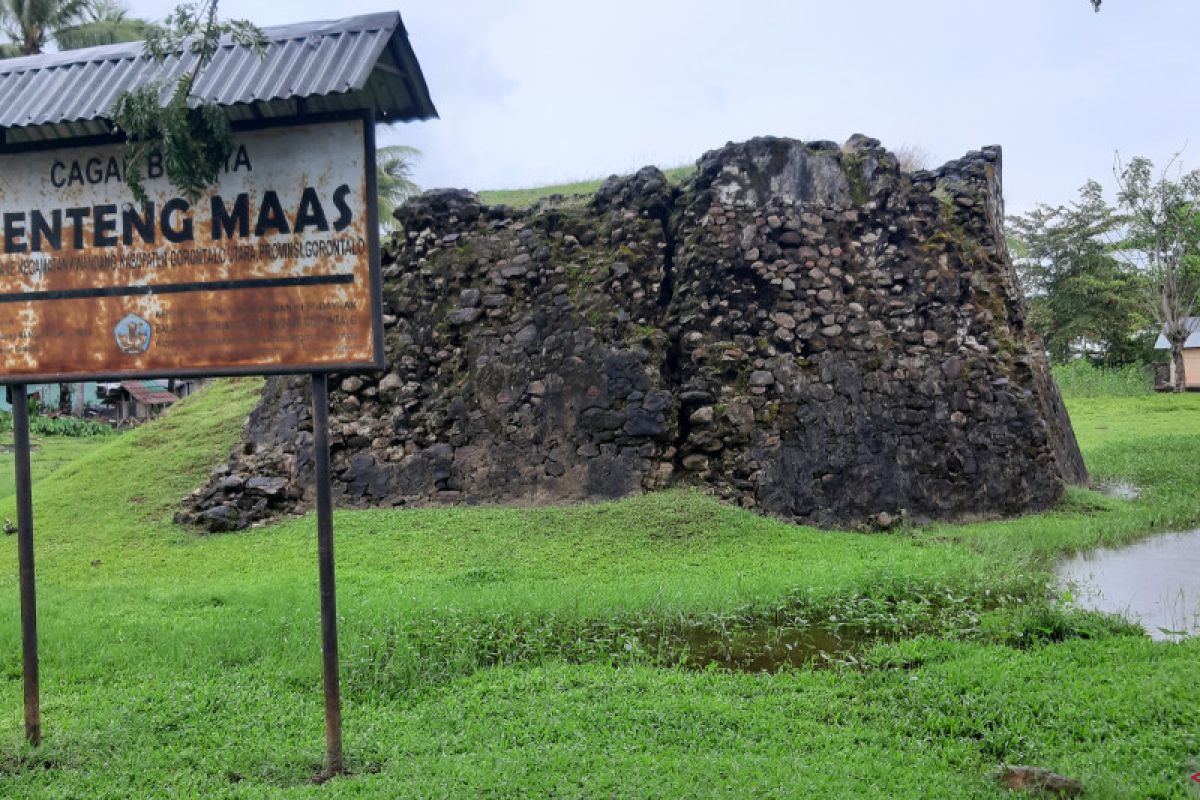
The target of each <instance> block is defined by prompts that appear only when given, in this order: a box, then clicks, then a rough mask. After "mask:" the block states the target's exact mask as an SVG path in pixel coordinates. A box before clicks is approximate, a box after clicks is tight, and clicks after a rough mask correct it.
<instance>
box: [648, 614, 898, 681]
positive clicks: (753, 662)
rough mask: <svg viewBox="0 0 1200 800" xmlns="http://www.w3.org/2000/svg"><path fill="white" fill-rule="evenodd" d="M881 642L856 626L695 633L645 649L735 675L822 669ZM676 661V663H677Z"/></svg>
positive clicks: (656, 640)
mask: <svg viewBox="0 0 1200 800" xmlns="http://www.w3.org/2000/svg"><path fill="white" fill-rule="evenodd" d="M877 641H880V637H878V636H872V635H869V634H866V633H864V632H863V631H861V630H857V629H855V628H853V627H851V626H842V627H839V628H838V629H837V630H833V629H830V628H826V627H822V626H820V625H812V626H806V627H776V626H771V625H766V624H764V625H762V626H757V627H746V628H735V629H733V630H729V629H719V628H694V629H692V630H689V631H687V632H685V633H682V634H675V635H672V636H667V637H659V636H645V637H643V639H642V645H643V646H644V647H647V648H648V649H650V650H657V651H659V652H663V651H666V652H672V653H678V654H679V655H678V657H677V661H678V663H679V665H680V666H684V667H687V668H689V669H706V668H710V667H716V668H718V669H725V670H732V671H735V672H777V671H778V670H780V669H785V668H787V667H799V666H803V665H806V664H812V665H821V664H827V663H830V662H834V661H841V660H844V659H846V658H847V657H848V656H849V655H851V654H852V653H853V652H854V651H856V650H859V649H861V648H862V647H863V646H864V645H866V644H868V643H873V642H877ZM671 660H676V659H671Z"/></svg>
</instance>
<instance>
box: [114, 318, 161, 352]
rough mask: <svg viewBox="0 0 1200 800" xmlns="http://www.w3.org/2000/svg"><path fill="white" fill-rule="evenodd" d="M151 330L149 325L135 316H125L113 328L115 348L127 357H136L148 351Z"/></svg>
mask: <svg viewBox="0 0 1200 800" xmlns="http://www.w3.org/2000/svg"><path fill="white" fill-rule="evenodd" d="M152 332H153V329H152V328H151V327H150V323H149V322H147V321H146V320H144V319H142V318H141V317H139V316H138V315H137V314H127V315H125V317H124V318H122V319H121V321H120V322H118V323H117V326H116V327H115V328H113V336H115V337H116V339H117V347H119V348H121V352H122V353H124V354H125V355H129V356H137V355H141V354H142V353H144V352H146V351H147V350H149V349H150V337H151V334H152Z"/></svg>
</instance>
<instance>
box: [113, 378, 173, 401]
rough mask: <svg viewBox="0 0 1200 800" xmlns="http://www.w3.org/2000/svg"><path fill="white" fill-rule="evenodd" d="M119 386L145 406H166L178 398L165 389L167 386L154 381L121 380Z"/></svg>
mask: <svg viewBox="0 0 1200 800" xmlns="http://www.w3.org/2000/svg"><path fill="white" fill-rule="evenodd" d="M121 388H122V389H124V390H125V391H127V392H129V396H130V397H132V398H133V399H134V400H137V401H138V402H139V403H141V404H142V405H145V406H166V405H170V404H171V403H174V402H175V401H176V400H178V399H179V398H178V397H176V396H175V395H173V394H171V393H170V392H169V391H167V387H165V386H163V385H162V384H160V383H157V382H155V381H122V382H121Z"/></svg>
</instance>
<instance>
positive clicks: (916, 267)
mask: <svg viewBox="0 0 1200 800" xmlns="http://www.w3.org/2000/svg"><path fill="white" fill-rule="evenodd" d="M396 216H397V221H398V223H399V226H400V228H399V231H398V232H397V234H396V235H395V236H394V237H393V238H392V239H391V241H390V242H387V243H386V244H385V247H384V314H385V320H384V321H385V326H386V337H385V338H386V345H387V371H386V372H384V373H381V374H379V375H375V376H347V377H344V378H343V379H341V380H340V381H335V382H334V384H333V385H334V386H335V387H337V390H336V391H334V392H333V393H332V398H331V402H332V412H331V417H332V422H333V429H332V432H331V435H332V448H333V451H332V458H333V469H334V476H335V492H337V493H340V494H339V495H337V500H338V502H339V503H340V504H341V505H343V506H411V505H430V504H449V503H506V504H528V503H535V504H536V503H566V502H576V501H584V500H597V499H603V498H615V497H622V496H625V495H629V494H632V493H636V492H643V491H651V490H656V489H663V488H667V487H674V486H698V487H703V488H704V489H706V490H708V491H710V492H712V493H713V494H715V495H716V496H717V497H720V498H722V499H724V500H726V501H728V502H731V503H736V504H738V505H741V506H743V507H746V508H754V509H758V510H760V511H762V512H765V513H768V514H772V515H778V516H781V517H785V518H788V519H792V520H797V521H804V522H811V523H815V524H818V525H823V526H841V525H873V526H877V527H888V526H889V525H890V524H892V523H893V522H894V521H895V520H898V519H905V518H907V519H911V520H914V521H921V520H927V519H961V518H965V517H975V516H980V515H983V516H993V515H1008V514H1018V513H1022V512H1028V511H1034V510H1038V509H1044V508H1047V507H1049V506H1051V505H1053V504H1054V503H1055V502H1056V501H1058V500H1059V498H1061V497H1062V495H1063V492H1064V487H1065V486H1066V485H1067V484H1071V483H1083V482H1085V481H1086V479H1087V475H1086V472H1085V470H1084V466H1083V461H1082V458H1081V457H1080V454H1079V449H1078V446H1077V444H1076V442H1075V437H1074V434H1073V432H1072V430H1071V427H1070V422H1069V420H1068V418H1067V415H1066V412H1065V410H1064V408H1063V404H1062V400H1061V398H1060V396H1059V393H1058V390H1057V388H1056V386H1055V384H1054V381H1053V379H1052V378H1051V375H1050V372H1049V369H1048V366H1047V363H1046V360H1045V358H1044V355H1043V349H1042V345H1041V343H1040V341H1038V340H1037V338H1036V337H1035V336H1034V335H1033V334H1032V333H1031V332H1030V331H1029V330H1028V329H1027V327H1026V312H1025V307H1024V302H1023V299H1022V296H1021V291H1020V288H1019V287H1018V284H1017V280H1016V275H1015V271H1014V270H1013V267H1012V263H1011V261H1010V259H1009V255H1008V252H1007V248H1006V245H1005V240H1004V236H1003V231H1002V219H1003V199H1002V194H1001V156H1000V150H999V148H985V149H983V150H982V151H979V152H972V153H969V154H968V155H967V156H965V157H964V158H962V159H960V160H957V161H952V162H950V163H948V164H946V165H945V166H943V167H941V168H939V169H936V170H932V171H918V172H913V173H907V172H904V171H902V170H901V168H900V166H899V163H898V162H897V159H896V157H895V156H894V155H893V154H891V153H890V152H888V151H887V150H886V149H884V148H883V147H881V146H880V144H879V142H877V141H875V140H873V139H869V138H866V137H863V136H855V137H853V138H851V139H850V141H848V142H847V143H846V144H845V145H841V146H839V145H837V144H834V143H832V142H800V141H795V140H790V139H781V138H758V139H753V140H751V141H748V142H744V143H740V144H729V145H727V146H726V147H723V148H721V149H719V150H715V151H712V152H709V153H707V154H705V155H704V156H703V157H702V158H701V159H700V161H699V162H698V164H697V170H696V172H695V173H694V175H693V176H692V177H690V178H689V179H688V180H687V182H686V183H684V184H683V185H682V186H679V187H672V186H671V185H669V184H668V182H667V180H666V179H665V178H664V176H663V174H662V173H661V172H660V171H659V170H657V169H655V168H652V167H647V168H645V169H643V170H641V171H640V172H638V173H637V174H636V175H633V176H629V177H620V178H618V177H613V178H610V179H609V180H608V181H606V182H605V183H604V185H603V186H602V187H601V188H600V190H599V191H598V192H597V193H596V194H595V196H594V197H592V198H591V199H590V201H588V202H585V203H574V204H573V203H571V202H568V201H559V200H555V199H551V200H550V201H546V202H542V203H540V204H538V205H537V206H535V207H534V208H533V209H531V210H528V211H517V210H513V209H510V208H506V207H503V206H488V205H485V204H483V203H482V202H480V200H479V199H478V198H477V197H476V196H475V195H472V194H469V193H467V192H462V191H433V192H428V193H426V194H425V195H423V196H421V197H418V198H416V199H414V200H412V201H410V202H409V203H408V204H407V205H405V206H404V207H403V208H401V209H400V210H399V211H398V212H397V214H396ZM308 403H309V398H308V392H307V379H306V378H299V379H297V378H272V379H270V380H269V381H268V382H267V384H266V387H265V389H264V391H263V396H262V400H261V401H260V403H259V404H258V406H257V407H256V408H255V410H254V411H253V413H252V414H251V416H250V419H249V421H248V423H247V426H246V431H245V437H244V442H243V444H242V446H240V447H239V448H237V449H236V450H235V451H234V452H233V453H232V454H231V457H230V461H229V463H228V464H226V465H223V466H221V467H219V468H218V469H217V470H216V471H214V474H213V477H212V479H211V481H210V482H209V483H208V485H207V486H205V487H204V488H202V489H200V490H198V491H197V492H196V493H194V494H193V496H192V497H191V498H189V501H188V510H186V511H185V512H183V513H181V515H180V517H181V519H183V520H184V521H188V522H196V523H200V524H203V525H205V526H207V527H208V528H210V529H212V530H233V529H237V528H241V527H245V526H246V525H248V524H250V523H251V522H252V521H255V520H258V519H262V518H266V517H269V516H272V515H277V514H280V513H284V512H289V511H294V510H297V509H302V508H304V507H306V506H308V505H310V504H311V501H312V492H313V489H312V477H311V474H312V467H313V465H312V461H311V459H312V455H311V446H312V433H311V429H312V422H311V416H310V415H311V411H310V407H309V404H308Z"/></svg>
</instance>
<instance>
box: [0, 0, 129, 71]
mask: <svg viewBox="0 0 1200 800" xmlns="http://www.w3.org/2000/svg"><path fill="white" fill-rule="evenodd" d="M147 25H148V23H146V22H145V21H143V20H140V19H136V18H134V17H130V16H129V12H128V10H126V9H125V7H124V6H122V5H120V3H119V2H118V0H0V34H3V35H4V36H5V37H7V38H8V40H9V41H8V42H6V43H0V58H12V57H14V56H30V55H36V54H38V53H41V52H44V51H45V49H46V45H47V44H49V43H50V42H53V43H54V44H55V45H56V46H57V47H58V48H59V49H60V50H74V49H77V48H80V47H93V46H96V45H102V44H115V43H117V42H133V41H137V40H138V39H141V38H142V37H143V35H144V34H145V31H146V27H147Z"/></svg>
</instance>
